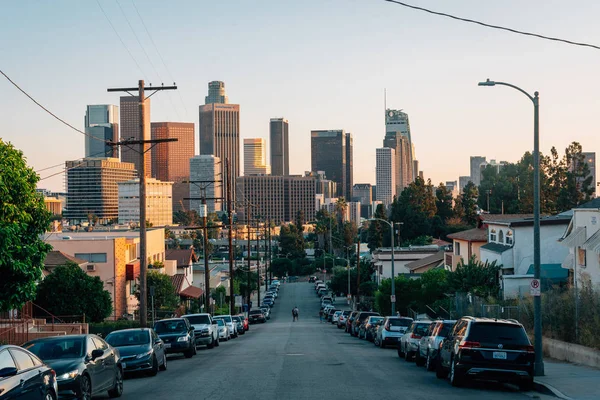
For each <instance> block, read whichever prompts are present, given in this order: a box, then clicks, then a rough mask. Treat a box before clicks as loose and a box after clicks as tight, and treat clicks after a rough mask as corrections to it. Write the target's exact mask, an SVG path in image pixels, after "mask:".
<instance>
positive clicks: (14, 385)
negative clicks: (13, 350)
mask: <svg viewBox="0 0 600 400" xmlns="http://www.w3.org/2000/svg"><path fill="white" fill-rule="evenodd" d="M5 368H16V369H17V370H18V369H19V368H18V367H17V364H16V363H15V360H14V359H13V358H12V356H11V355H10V353H9V352H8V349H5V350H3V351H0V370H3V369H5ZM22 392H23V386H21V377H20V376H19V374H18V373H17V374H16V375H14V376H7V377H5V378H0V396H3V397H2V398H3V399H4V398H6V399H11V400H12V399H20V398H21V394H22Z"/></svg>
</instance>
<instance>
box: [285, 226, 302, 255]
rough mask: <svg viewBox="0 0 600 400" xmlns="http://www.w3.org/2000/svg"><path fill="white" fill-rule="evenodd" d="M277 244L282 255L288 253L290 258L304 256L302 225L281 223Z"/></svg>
mask: <svg viewBox="0 0 600 400" xmlns="http://www.w3.org/2000/svg"><path fill="white" fill-rule="evenodd" d="M279 246H280V250H279V251H280V254H281V255H283V256H285V255H288V254H289V257H290V258H292V259H294V258H304V257H306V252H305V251H304V232H303V231H302V225H300V226H297V225H294V224H287V225H282V226H281V229H280V232H279Z"/></svg>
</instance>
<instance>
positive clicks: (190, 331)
mask: <svg viewBox="0 0 600 400" xmlns="http://www.w3.org/2000/svg"><path fill="white" fill-rule="evenodd" d="M154 331H155V332H156V334H157V335H158V337H159V338H160V339H161V340H162V341H163V342H164V346H165V353H167V354H173V353H183V355H184V356H185V358H191V357H192V356H194V355H195V354H196V335H195V334H194V327H193V326H192V325H190V322H189V321H188V320H187V318H170V319H163V320H161V321H157V322H156V323H155V324H154Z"/></svg>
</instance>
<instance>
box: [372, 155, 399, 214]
mask: <svg viewBox="0 0 600 400" xmlns="http://www.w3.org/2000/svg"><path fill="white" fill-rule="evenodd" d="M375 157H376V158H375V179H376V181H377V200H379V201H381V202H382V203H383V204H384V205H385V207H388V206H389V205H390V204H392V201H393V200H394V196H396V176H397V174H396V173H395V172H394V171H396V151H395V150H394V149H393V148H391V147H382V148H379V149H375Z"/></svg>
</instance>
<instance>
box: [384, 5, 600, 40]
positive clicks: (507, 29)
mask: <svg viewBox="0 0 600 400" xmlns="http://www.w3.org/2000/svg"><path fill="white" fill-rule="evenodd" d="M384 1H387V2H388V3H394V4H397V5H399V6H403V7H407V8H412V9H413V10H418V11H424V12H426V13H429V14H434V15H438V16H441V17H447V18H452V19H455V20H457V21H462V22H469V23H471V24H477V25H481V26H484V27H486V28H492V29H499V30H503V31H507V32H512V33H516V34H519V35H525V36H532V37H536V38H539V39H544V40H551V41H554V42H561V43H566V44H570V45H573V46H581V47H590V48H592V49H596V50H600V46H597V45H594V44H590V43H583V42H574V41H571V40H567V39H561V38H556V37H551V36H545V35H541V34H539V33H533V32H525V31H520V30H517V29H512V28H506V27H504V26H499V25H491V24H487V23H485V22H481V21H476V20H474V19H468V18H462V17H457V16H456V15H451V14H446V13H443V12H439V11H433V10H429V9H427V8H423V7H418V6H414V5H412V4H407V3H403V2H401V1H397V0H384Z"/></svg>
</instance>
